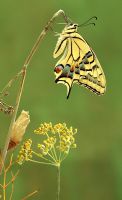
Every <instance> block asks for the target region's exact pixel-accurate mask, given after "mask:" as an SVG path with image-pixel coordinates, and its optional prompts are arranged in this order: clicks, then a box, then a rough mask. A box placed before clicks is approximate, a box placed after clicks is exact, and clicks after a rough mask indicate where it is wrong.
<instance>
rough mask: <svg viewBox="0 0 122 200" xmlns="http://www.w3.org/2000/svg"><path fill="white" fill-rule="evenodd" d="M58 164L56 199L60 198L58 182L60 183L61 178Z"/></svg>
mask: <svg viewBox="0 0 122 200" xmlns="http://www.w3.org/2000/svg"><path fill="white" fill-rule="evenodd" d="M60 172H61V171H60V164H59V165H58V166H57V198H56V200H60V188H61V186H60V184H61V180H60Z"/></svg>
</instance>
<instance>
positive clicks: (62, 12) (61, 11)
mask: <svg viewBox="0 0 122 200" xmlns="http://www.w3.org/2000/svg"><path fill="white" fill-rule="evenodd" d="M60 15H62V16H63V18H64V20H65V21H66V22H67V23H68V21H69V19H68V18H67V16H66V14H65V12H64V11H63V10H59V11H58V12H56V13H55V14H54V15H53V17H52V18H51V19H50V20H49V21H48V23H47V25H46V26H45V27H44V29H43V30H42V32H41V33H40V35H39V37H38V38H37V40H36V42H35V43H34V46H33V47H32V49H31V51H30V53H29V54H28V56H27V58H26V59H25V62H24V65H23V66H22V70H21V71H22V79H21V83H20V87H19V90H18V94H17V98H16V105H15V109H14V112H13V115H12V119H11V122H10V126H9V130H8V134H7V137H6V140H5V145H4V148H3V151H2V155H1V163H0V174H1V172H2V169H3V166H4V162H5V159H6V155H7V150H8V145H9V142H10V138H11V133H12V128H13V124H14V122H15V120H16V115H17V111H18V108H19V104H20V100H21V95H22V92H23V88H24V83H25V78H26V70H27V67H28V65H29V64H30V61H31V60H32V58H33V56H34V54H35V53H36V51H37V49H38V47H39V45H40V42H41V41H42V39H43V38H44V36H45V35H46V33H47V32H48V30H49V29H50V27H51V24H52V23H53V21H54V20H55V18H57V17H58V16H60ZM7 85H8V84H7Z"/></svg>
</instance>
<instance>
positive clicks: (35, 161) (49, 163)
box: [29, 159, 55, 166]
mask: <svg viewBox="0 0 122 200" xmlns="http://www.w3.org/2000/svg"><path fill="white" fill-rule="evenodd" d="M29 161H30V162H34V163H38V164H44V165H53V166H55V164H53V163H51V162H48V163H46V162H40V161H37V160H32V159H29Z"/></svg>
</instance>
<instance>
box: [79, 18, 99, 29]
mask: <svg viewBox="0 0 122 200" xmlns="http://www.w3.org/2000/svg"><path fill="white" fill-rule="evenodd" d="M92 19H95V20H97V17H96V16H93V17H91V18H90V19H88V20H87V21H85V22H84V23H83V24H80V25H79V26H78V27H81V26H87V25H90V24H92V25H94V26H95V23H88V22H90V21H91V20H92Z"/></svg>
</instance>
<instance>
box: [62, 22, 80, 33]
mask: <svg viewBox="0 0 122 200" xmlns="http://www.w3.org/2000/svg"><path fill="white" fill-rule="evenodd" d="M77 28H78V24H75V23H69V24H67V25H66V26H65V28H64V30H63V32H65V33H69V32H70V33H72V32H76V31H77Z"/></svg>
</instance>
